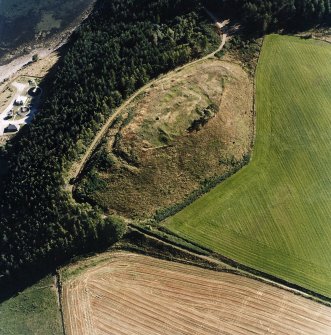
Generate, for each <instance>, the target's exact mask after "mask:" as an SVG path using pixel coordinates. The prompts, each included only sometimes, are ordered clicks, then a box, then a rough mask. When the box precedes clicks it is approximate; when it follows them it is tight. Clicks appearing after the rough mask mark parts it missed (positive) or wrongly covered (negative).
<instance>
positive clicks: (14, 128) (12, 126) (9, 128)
mask: <svg viewBox="0 0 331 335" xmlns="http://www.w3.org/2000/svg"><path fill="white" fill-rule="evenodd" d="M19 130H20V126H19V125H16V124H9V125H8V126H7V127H6V128H5V133H14V132H16V131H19Z"/></svg>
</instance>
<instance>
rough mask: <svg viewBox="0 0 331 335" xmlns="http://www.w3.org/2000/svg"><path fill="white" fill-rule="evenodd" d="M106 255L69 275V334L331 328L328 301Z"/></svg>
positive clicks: (208, 273)
mask: <svg viewBox="0 0 331 335" xmlns="http://www.w3.org/2000/svg"><path fill="white" fill-rule="evenodd" d="M102 257H103V258H104V260H103V262H99V263H98V262H97V261H96V263H98V264H97V265H95V266H89V265H88V262H89V261H90V260H85V261H83V262H82V263H81V265H83V266H82V269H83V270H81V271H78V272H77V271H76V270H77V269H75V268H73V269H72V271H73V273H75V272H76V273H79V274H78V275H76V276H73V275H72V276H69V277H68V279H67V280H66V281H65V282H64V286H63V304H64V312H65V314H64V316H65V324H66V332H67V334H69V335H76V334H77V335H78V334H79V335H84V334H95V335H98V334H112V335H123V334H125V335H152V334H153V335H157V334H160V335H167V334H169V335H185V334H187V335H192V334H199V335H213V334H217V335H219V334H227V335H231V334H233V335H242V334H257V335H258V334H261V335H262V334H266V333H268V334H284V335H285V334H286V335H288V334H291V335H296V334H300V335H305V334H307V335H308V334H309V335H315V334H316V335H317V334H318V335H323V334H325V335H327V334H330V333H331V309H330V308H328V307H326V306H324V305H321V304H318V303H316V302H313V301H311V300H308V299H305V298H303V297H300V296H296V295H294V294H293V293H291V292H288V291H285V290H282V289H279V288H276V287H273V286H270V285H267V284H265V283H262V282H257V281H255V280H253V279H249V278H246V277H242V276H239V275H234V274H230V273H220V272H213V271H210V270H204V269H201V268H198V267H193V266H187V265H183V264H178V263H173V262H169V261H164V260H159V259H154V258H151V257H147V256H142V255H136V254H129V253H120V252H119V253H114V254H108V259H107V258H106V257H104V256H102ZM84 262H85V263H84ZM92 262H93V258H92ZM94 262H95V260H94ZM84 268H85V269H84ZM69 272H70V268H69Z"/></svg>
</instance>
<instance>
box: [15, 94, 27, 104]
mask: <svg viewBox="0 0 331 335" xmlns="http://www.w3.org/2000/svg"><path fill="white" fill-rule="evenodd" d="M27 100H28V97H25V96H19V97H18V98H17V99H16V100H15V105H24V104H25V103H26V101H27Z"/></svg>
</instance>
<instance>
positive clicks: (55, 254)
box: [0, 0, 330, 279]
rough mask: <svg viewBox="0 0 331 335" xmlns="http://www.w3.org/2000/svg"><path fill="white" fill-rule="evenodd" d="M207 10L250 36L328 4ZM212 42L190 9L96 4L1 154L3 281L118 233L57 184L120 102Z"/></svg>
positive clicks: (231, 2) (164, 0) (314, 18)
mask: <svg viewBox="0 0 331 335" xmlns="http://www.w3.org/2000/svg"><path fill="white" fill-rule="evenodd" d="M207 2H208V6H210V7H214V6H215V5H217V6H219V5H221V8H222V10H223V11H224V13H226V15H228V14H229V15H231V16H237V18H238V19H239V20H242V21H243V22H244V23H246V25H247V26H249V27H250V29H252V30H253V29H254V30H255V31H256V32H258V33H261V32H264V31H270V30H272V29H278V28H281V27H282V26H283V25H284V26H291V25H292V26H293V24H294V23H296V22H301V23H307V22H311V23H316V22H319V21H325V20H327V19H328V18H329V15H330V1H329V0H271V1H259V0H250V1H247V0H224V1H219V2H217V1H211V0H208V1H207ZM218 42H219V41H218V40H217V38H216V34H215V33H213V30H212V27H211V25H210V19H209V18H208V17H207V16H206V14H205V13H204V11H203V10H202V4H201V3H200V1H198V0H190V1H188V0H139V1H138V0H112V1H107V0H99V1H98V2H97V4H96V7H95V10H94V11H93V13H92V14H91V16H90V17H89V18H88V19H87V20H86V21H85V22H84V24H83V25H82V26H81V27H80V28H79V29H78V30H77V31H76V32H75V33H74V35H73V36H72V38H71V41H70V42H69V45H68V47H67V50H66V51H65V52H64V55H63V56H62V59H61V61H60V64H59V65H58V68H57V71H56V73H55V74H53V75H51V76H50V77H49V78H47V79H46V81H45V85H46V87H47V92H48V93H47V99H46V101H45V103H44V105H43V109H42V111H41V112H40V113H39V114H38V115H37V117H36V119H35V120H34V122H33V123H32V124H31V125H30V126H27V127H25V129H23V130H22V131H21V133H20V134H19V135H18V136H17V137H16V138H15V139H14V140H13V141H12V142H11V143H9V144H8V145H7V147H6V148H5V149H4V150H3V151H2V152H1V155H2V159H4V160H6V162H7V164H6V165H7V172H6V175H2V176H1V185H0V188H1V190H0V191H1V198H0V218H1V221H0V276H1V278H2V279H6V278H9V277H10V276H15V275H17V274H18V272H19V271H21V270H25V269H33V268H34V269H36V268H47V266H50V265H54V264H59V263H62V262H63V261H64V260H66V259H68V258H69V257H71V256H73V255H75V254H79V253H82V252H84V251H89V250H95V249H96V248H102V247H105V246H107V245H109V244H110V243H112V242H113V241H115V240H116V239H117V238H119V237H120V236H121V235H122V234H123V232H124V226H123V224H122V223H121V222H120V221H119V220H118V219H115V218H108V219H104V218H103V217H102V215H101V212H100V211H98V209H96V208H91V206H89V205H87V204H86V205H83V204H76V203H75V202H74V200H73V199H72V198H71V196H70V193H69V192H67V191H66V190H65V180H64V175H65V173H66V171H67V170H68V169H69V167H70V165H71V163H72V162H73V161H75V160H76V159H77V158H78V157H79V155H80V154H82V153H83V152H84V150H85V149H86V145H88V143H90V142H91V140H92V139H93V137H94V136H95V133H96V131H97V130H98V129H99V128H100V127H101V125H102V124H103V123H104V122H105V120H106V118H107V117H108V116H109V115H111V113H112V112H113V111H114V109H115V108H116V107H117V106H119V105H120V104H121V102H122V101H123V100H124V99H125V98H127V97H128V96H129V95H130V94H131V93H132V92H134V91H135V90H136V89H137V88H139V87H141V86H142V85H143V84H145V83H147V82H148V81H149V80H150V79H152V78H155V77H156V76H158V75H159V74H161V73H164V72H166V71H169V70H171V69H173V68H175V67H176V66H178V65H180V64H184V63H186V62H188V61H190V60H192V59H194V58H198V57H201V56H202V55H203V54H205V53H207V52H208V51H210V50H211V49H213V48H216V45H217V43H218ZM114 196H116V195H114Z"/></svg>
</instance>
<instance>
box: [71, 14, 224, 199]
mask: <svg viewBox="0 0 331 335" xmlns="http://www.w3.org/2000/svg"><path fill="white" fill-rule="evenodd" d="M228 23H229V21H228V20H226V21H224V22H222V23H219V22H215V24H216V26H217V27H218V28H219V29H221V28H223V27H224V26H226V25H227V24H228ZM226 40H227V34H222V42H221V44H220V46H219V47H218V48H217V50H215V51H213V52H211V53H210V54H208V55H206V56H204V57H202V58H199V59H197V60H195V61H193V62H190V63H187V64H185V65H183V66H180V67H178V68H176V69H174V70H173V71H171V72H169V73H166V74H164V75H162V76H160V77H158V78H156V79H154V80H152V81H150V82H149V83H148V84H146V85H144V86H143V87H141V88H140V89H139V90H137V91H136V92H135V93H134V94H133V95H131V96H130V97H129V98H128V99H127V100H126V101H125V102H124V103H123V104H122V105H121V106H120V107H119V108H118V109H117V110H116V111H115V112H114V113H113V114H112V115H111V116H110V117H109V118H108V120H107V121H106V123H105V124H104V125H103V126H102V128H101V129H100V130H99V131H98V133H97V135H96V136H95V137H94V139H93V141H92V143H91V144H90V146H89V147H88V149H87V150H86V152H85V153H84V155H83V157H82V158H81V159H80V161H79V162H78V164H77V163H76V164H74V165H73V166H72V168H71V170H70V171H69V173H68V181H70V180H76V179H77V178H78V177H79V175H80V173H81V172H82V170H83V169H84V167H85V165H86V163H87V161H88V159H89V158H90V157H91V155H92V153H93V151H94V150H95V148H96V147H97V146H98V144H99V143H100V142H101V140H102V139H103V137H104V136H105V135H106V133H107V130H108V129H109V127H110V125H111V124H112V123H113V122H114V121H115V120H116V118H117V117H118V116H119V115H120V114H121V113H122V112H123V111H124V110H125V109H126V108H127V106H128V105H129V104H130V103H131V102H132V101H133V100H134V99H135V98H136V97H137V96H139V94H141V93H143V92H144V91H145V90H146V89H148V88H150V87H151V86H152V85H153V84H154V83H155V82H156V81H158V80H159V79H161V78H163V77H165V76H166V77H170V76H171V75H173V74H176V73H177V72H178V71H181V70H183V69H185V68H187V67H189V66H192V65H194V64H197V63H200V62H203V61H205V60H206V59H209V58H212V57H214V56H215V54H216V53H217V52H219V51H221V50H222V49H223V47H224V45H225V43H226ZM66 189H67V190H68V191H69V192H70V193H72V191H73V185H67V186H66Z"/></svg>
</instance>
